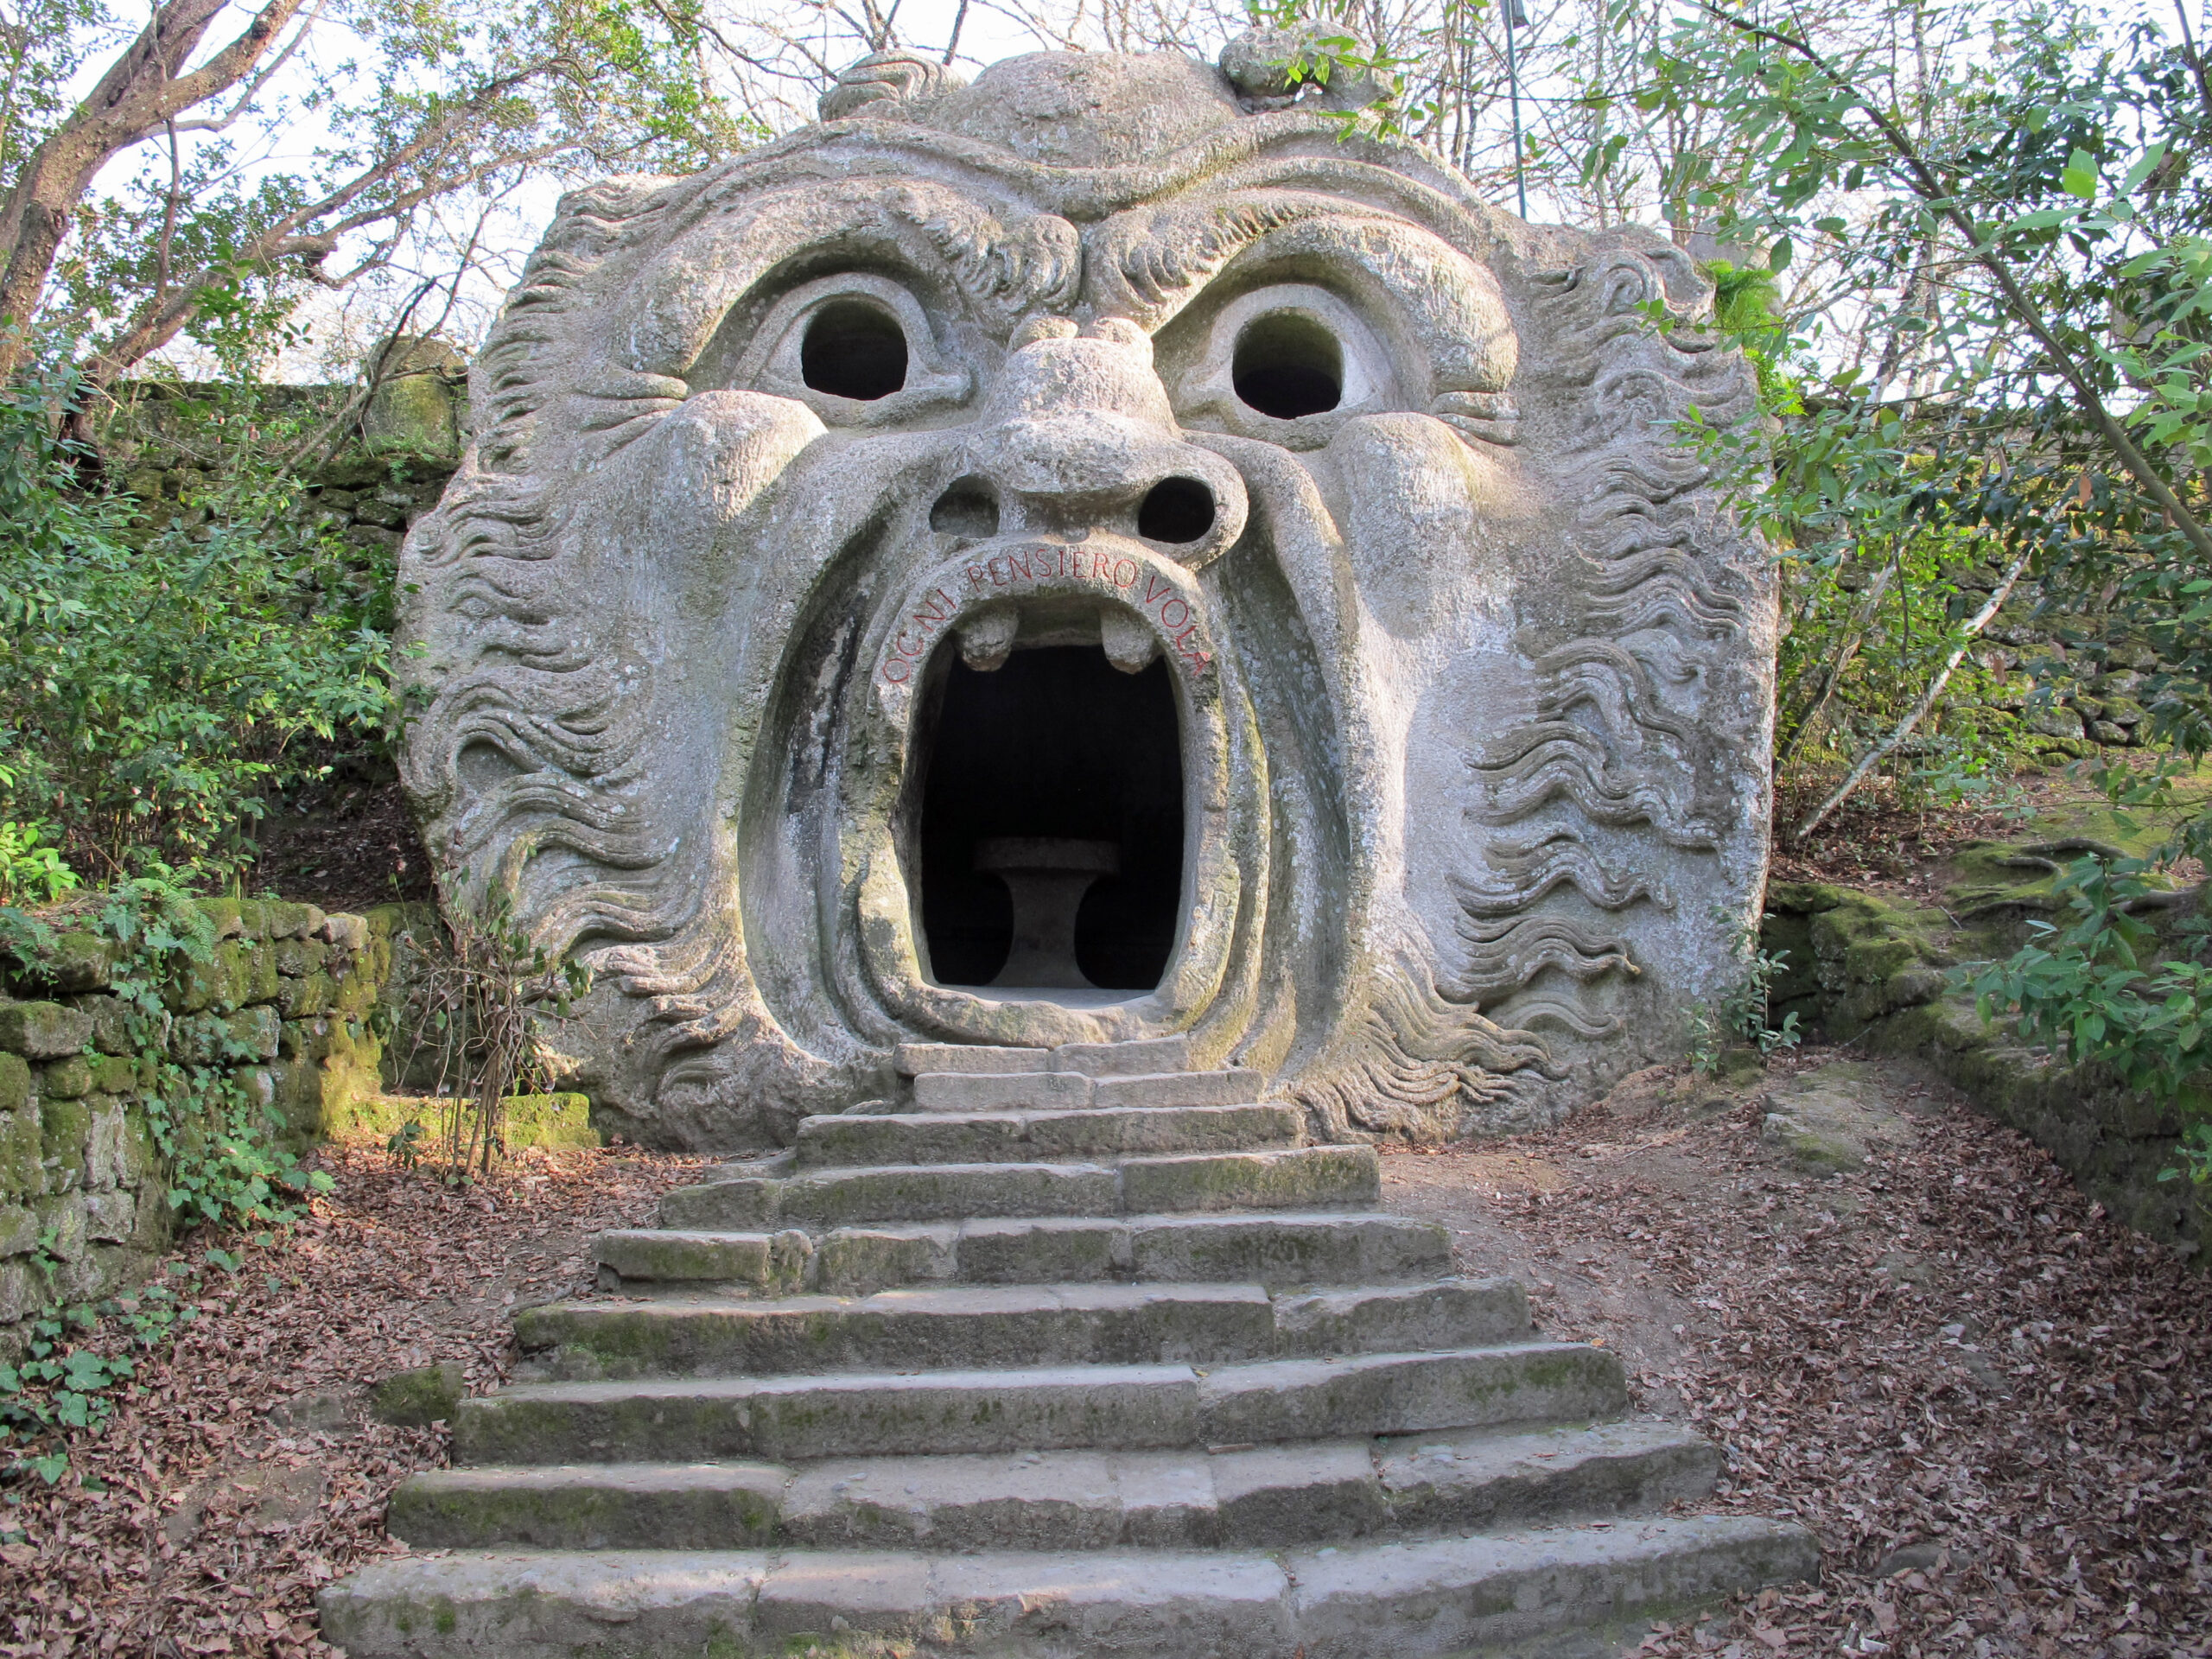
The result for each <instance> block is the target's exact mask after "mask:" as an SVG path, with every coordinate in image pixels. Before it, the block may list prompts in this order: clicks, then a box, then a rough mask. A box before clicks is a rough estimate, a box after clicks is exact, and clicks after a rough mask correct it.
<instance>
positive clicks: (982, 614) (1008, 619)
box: [960, 605, 1021, 674]
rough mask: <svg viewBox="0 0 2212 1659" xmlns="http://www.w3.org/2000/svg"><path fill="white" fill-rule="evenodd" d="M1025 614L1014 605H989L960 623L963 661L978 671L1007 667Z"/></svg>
mask: <svg viewBox="0 0 2212 1659" xmlns="http://www.w3.org/2000/svg"><path fill="white" fill-rule="evenodd" d="M1020 631H1021V613H1020V611H1019V610H1017V609H1015V608H1014V607H1013V606H1011V605H986V606H985V607H983V608H982V610H980V611H977V612H976V613H974V614H973V615H971V616H969V618H968V619H967V620H965V621H963V623H961V625H960V660H961V661H962V662H963V663H965V664H968V666H969V667H970V668H972V669H974V670H976V671H977V672H978V673H983V674H988V673H989V672H990V671H992V670H993V669H995V668H1003V667H1005V666H1006V659H1007V658H1008V657H1010V656H1012V655H1013V654H1014V635H1015V634H1017V633H1019V632H1020Z"/></svg>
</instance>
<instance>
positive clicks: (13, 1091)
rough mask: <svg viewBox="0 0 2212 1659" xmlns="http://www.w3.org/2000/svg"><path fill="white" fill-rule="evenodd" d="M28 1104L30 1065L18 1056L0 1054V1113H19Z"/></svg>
mask: <svg viewBox="0 0 2212 1659" xmlns="http://www.w3.org/2000/svg"><path fill="white" fill-rule="evenodd" d="M30 1103H31V1068H30V1063H29V1061H27V1060H26V1059H24V1058H23V1057H22V1055H20V1054H0V1112H15V1111H21V1110H22V1109H23V1108H24V1107H26V1106H28V1105H29V1104H30Z"/></svg>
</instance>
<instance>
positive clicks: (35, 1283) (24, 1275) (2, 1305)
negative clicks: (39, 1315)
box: [0, 1257, 47, 1325]
mask: <svg viewBox="0 0 2212 1659" xmlns="http://www.w3.org/2000/svg"><path fill="white" fill-rule="evenodd" d="M46 1302H47V1286H46V1275H45V1274H43V1273H41V1272H40V1271H39V1270H38V1268H36V1267H35V1266H34V1265H33V1264H32V1263H30V1262H27V1261H25V1260H23V1259H22V1258H21V1257H16V1258H15V1259H14V1260H11V1261H7V1262H0V1323H6V1324H10V1325H12V1324H13V1323H14V1322H15V1321H16V1320H17V1319H22V1318H23V1317H25V1316H26V1315H27V1314H31V1313H36V1312H37V1311H38V1310H39V1309H40V1308H41V1307H44V1306H46Z"/></svg>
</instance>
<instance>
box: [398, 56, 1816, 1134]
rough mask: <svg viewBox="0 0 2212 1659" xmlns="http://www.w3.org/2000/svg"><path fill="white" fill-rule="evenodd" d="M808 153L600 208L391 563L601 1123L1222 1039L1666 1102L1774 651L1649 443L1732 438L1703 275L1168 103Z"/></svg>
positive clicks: (968, 120)
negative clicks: (556, 988)
mask: <svg viewBox="0 0 2212 1659" xmlns="http://www.w3.org/2000/svg"><path fill="white" fill-rule="evenodd" d="M1248 55H1249V54H1248ZM1245 80H1246V86H1248V87H1249V86H1253V85H1254V84H1255V83H1254V79H1253V78H1252V77H1250V76H1249V75H1248V76H1247V77H1246V78H1245ZM1260 90H1261V91H1262V93H1264V92H1265V91H1266V90H1267V89H1266V88H1265V87H1264V86H1262V87H1261V88H1260ZM823 113H824V116H825V120H824V121H823V124H821V125H819V126H816V127H812V128H809V129H807V130H804V131H802V132H799V133H797V134H795V135H793V136H792V137H789V138H787V139H785V140H783V141H782V142H780V143H775V144H772V145H770V146H767V147H766V148H763V149H758V150H754V151H751V152H748V153H747V154H745V155H743V156H738V157H736V158H735V159H734V160H732V161H730V162H727V163H725V164H724V165H722V166H721V167H719V168H715V169H714V170H712V171H710V172H708V173H705V174H702V175H698V176H696V177H694V178H689V179H683V180H677V181H668V180H659V179H640V180H618V181H613V182H610V183H607V184H602V185H598V186H594V187H593V188H589V189H587V190H584V191H581V192H579V193H577V194H575V195H573V196H571V197H569V199H568V200H566V201H564V202H563V205H562V207H561V210H560V213H559V216H558V218H557V219H556V222H555V224H554V226H553V227H552V229H551V230H550V232H549V233H548V235H547V237H546V239H545V242H544V245H543V247H542V248H541V249H540V250H539V251H538V252H537V255H536V257H534V259H533V260H532V261H531V265H530V267H529V269H528V271H527V273H526V274H525V276H524V279H523V281H522V283H521V286H520V287H519V288H518V289H517V290H516V292H515V293H514V295H513V296H512V298H511V300H510V301H509V302H508V305H507V308H506V311H505V315H504V317H503V318H502V320H501V321H500V322H499V325H498V327H497V328H496V329H495V331H494V332H493V335H492V338H491V340H490V342H489V344H488V345H487V346H486V348H485V350H484V352H483V353H482V355H481V357H480V359H479V360H478V361H477V363H476V364H475V365H474V380H473V388H474V429H475V433H476V438H475V443H474V448H473V449H472V450H471V451H470V453H469V454H468V455H467V459H466V461H465V462H464V464H463V466H462V468H461V472H460V474H458V475H457V476H456V477H455V479H454V482H453V484H452V486H451V487H450V489H449V490H448V493H447V494H446V497H445V499H444V501H443V503H442V505H440V507H439V508H438V509H437V511H436V512H434V513H433V514H431V515H429V517H427V518H424V519H423V521H422V522H421V523H420V524H418V525H417V526H416V530H415V531H414V534H413V535H412V536H411V537H410V540H409V542H408V543H407V547H406V550H405V554H404V561H403V570H402V581H403V583H404V584H405V585H406V587H407V589H408V592H409V594H410V597H409V599H408V602H407V603H408V609H407V615H406V619H405V633H406V636H407V638H408V639H409V640H410V642H411V643H413V644H414V645H417V646H418V647H419V650H418V652H416V656H415V657H414V658H413V659H412V661H413V667H412V669H411V672H412V673H413V674H414V675H415V676H416V678H417V680H418V682H419V685H420V688H421V690H422V691H423V694H424V696H425V701H424V702H423V704H422V705H421V706H422V709H423V712H422V714H421V715H420V717H419V719H418V720H417V721H416V724H415V726H414V728H413V730H412V734H411V738H410V744H409V747H408V752H407V758H406V779H407V783H408V785H409V787H410V791H412V794H413V797H414V799H415V801H416V804H417V807H418V809H419V810H420V812H421V813H422V815H423V819H424V821H425V823H426V827H427V832H428V836H429V841H430V843H431V845H432V848H433V850H434V854H435V857H436V858H437V860H438V861H439V863H440V866H441V868H442V873H443V874H444V877H445V880H446V883H447V890H448V896H449V897H451V896H452V895H453V894H454V893H456V892H458V891H459V890H460V888H461V887H463V886H465V885H467V884H470V883H477V884H480V883H482V882H484V881H487V880H499V881H502V882H505V883H507V884H510V886H511V887H512V892H513V893H514V895H515V899H516V903H517V905H518V914H519V915H520V917H521V918H523V919H524V922H525V923H526V924H527V925H529V926H530V928H531V930H532V931H534V933H535V934H536V935H537V937H538V938H540V939H541V940H543V941H544V942H546V943H549V944H556V945H559V946H562V947H564V948H568V949H570V950H575V951H577V952H580V953H582V955H583V956H585V957H587V958H588V960H589V961H590V962H591V963H593V965H594V968H595V969H596V973H597V982H596V986H595V988H594V992H593V995H592V997H591V998H590V1000H589V1001H588V1005H587V1008H586V1012H585V1014H584V1017H582V1019H581V1020H579V1021H578V1022H577V1023H575V1024H574V1025H572V1026H571V1027H567V1028H565V1029H564V1030H563V1032H562V1033H561V1034H560V1036H559V1037H558V1039H557V1041H558V1043H559V1046H562V1047H563V1048H564V1049H566V1050H569V1051H571V1052H573V1054H574V1057H575V1063H576V1065H577V1066H578V1068H579V1072H580V1077H581V1083H582V1086H585V1087H588V1088H589V1089H590V1090H592V1091H593V1092H594V1096H595V1099H596V1101H597V1104H598V1107H599V1109H600V1111H601V1114H602V1116H605V1117H607V1119H608V1120H609V1121H611V1122H613V1124H614V1125H616V1126H617V1127H620V1128H624V1129H625V1130H626V1132H627V1133H629V1134H630V1135H632V1136H633V1137H634V1138H638V1139H641V1140H646V1141H656V1142H659V1143H662V1144H673V1145H684V1146H695V1147H715V1148H720V1149H736V1148H741V1147H747V1146H760V1145H765V1144H768V1143H772V1142H777V1141H786V1140H788V1139H789V1138H790V1135H791V1128H792V1125H793V1123H794V1122H795V1120H796V1119H797V1117H798V1116H800V1115H803V1114H805V1113H809V1112H818V1111H824V1110H839V1109H844V1108H847V1107H849V1106H852V1105H855V1104H858V1103H862V1102H865V1101H868V1100H869V1099H871V1098H875V1097H880V1096H887V1095H889V1094H890V1093H891V1092H892V1090H893V1089H894V1088H895V1086H896V1084H895V1079H894V1076H893V1054H894V1050H895V1048H896V1046H897V1045H899V1044H900V1043H902V1042H912V1041H938V1042H956V1043H980V1044H1012V1045H1020V1046H1055V1045H1058V1044H1063V1043H1090V1042H1108V1041H1118V1040H1124V1039H1141V1038H1148V1037H1157V1036H1162V1035H1167V1034H1171V1033H1187V1034H1188V1036H1189V1038H1190V1039H1191V1043H1192V1051H1193V1052H1194V1054H1195V1055H1196V1056H1197V1059H1198V1063H1200V1064H1206V1065H1214V1064H1224V1063H1230V1064H1237V1065H1247V1066H1252V1067H1256V1068H1259V1069H1260V1070H1262V1071H1263V1072H1265V1073H1266V1074H1267V1075H1268V1077H1269V1079H1270V1086H1271V1087H1272V1089H1273V1090H1274V1092H1275V1093H1277V1094H1279V1095H1282V1096H1288V1097H1291V1098H1295V1099H1298V1100H1300V1101H1302V1102H1304V1103H1306V1106H1307V1108H1308V1109H1309V1112H1310V1114H1311V1116H1312V1117H1313V1121H1314V1124H1315V1127H1316V1128H1317V1130H1319V1132H1321V1133H1324V1134H1327V1135H1335V1136H1338V1137H1343V1136H1345V1135H1355V1136H1356V1135H1372V1134H1383V1133H1392V1132H1404V1133H1424V1134H1435V1133H1452V1132H1464V1131H1468V1130H1495V1129H1503V1128H1516V1127H1522V1126H1526V1125H1529V1124H1531V1123H1535V1122H1544V1121H1548V1120H1549V1119H1550V1118H1551V1117H1553V1116H1556V1115H1557V1114H1558V1113H1559V1112H1560V1110H1561V1109H1564V1108H1565V1107H1567V1106H1568V1105H1570V1104H1573V1103H1576V1102H1577V1101H1579V1100H1580V1099H1582V1098H1585V1097H1586V1096H1589V1095H1590V1094H1591V1093H1592V1092H1593V1091H1594V1090H1597V1089H1599V1088H1600V1087H1601V1086H1602V1085H1604V1084H1605V1083H1607V1082H1608V1081H1609V1080H1610V1079H1611V1078H1612V1077H1616V1076H1618V1074H1619V1073H1620V1072H1622V1071H1625V1070H1627V1069H1629V1068H1630V1067H1632V1066H1635V1065H1643V1064H1648V1063H1649V1062H1650V1061H1652V1060H1654V1059H1656V1058H1664V1057H1666V1056H1669V1055H1672V1054H1678V1053H1679V1052H1681V1047H1682V1046H1683V1042H1684V1038H1685V1034H1686V1023H1687V1017H1688V1009H1689V1007H1691V1005H1693V1004H1694V1003H1695V1002H1697V1001H1700V1000H1706V999H1711V998H1713V997H1714V996H1716V995H1719V993H1720V992H1722V991H1723V990H1724V989H1725V988H1726V987H1727V986H1728V985H1729V984H1730V983H1731V982H1732V981H1733V980H1734V979H1735V978H1736V976H1738V974H1739V972H1740V963H1739V961H1738V957H1736V955H1735V951H1734V941H1735V939H1736V938H1737V936H1738V932H1739V930H1741V929H1742V927H1743V926H1744V925H1745V922H1746V920H1747V919H1749V918H1751V917H1752V916H1753V915H1754V914H1755V913H1756V905H1757V902H1758V894H1759V893H1760V891H1761V887H1762V883H1763V880H1764V845H1765V830H1766V820H1767V813H1768V800H1767V795H1766V781H1765V780H1766V775H1767V764H1768V746H1769V726H1770V701H1771V660H1772V652H1773V644H1774V613H1773V606H1774V601H1773V597H1772V594H1771V592H1770V588H1769V586H1768V583H1767V579H1766V576H1765V574H1764V559H1763V556H1762V555H1761V552H1760V550H1759V549H1758V547H1757V546H1756V545H1755V544H1753V543H1751V542H1749V541H1747V540H1746V539H1745V537H1742V536H1741V535H1739V534H1738V532H1737V531H1735V530H1734V529H1733V528H1732V525H1731V524H1730V522H1729V520H1728V518H1727V517H1726V514H1725V513H1724V512H1722V511H1721V509H1720V508H1719V505H1718V503H1717V502H1716V500H1715V499H1714V497H1713V493H1712V491H1711V489H1710V487H1709V483H1708V480H1707V474H1706V472H1705V471H1704V470H1703V468H1702V467H1700V464H1699V463H1698V461H1696V459H1695V458H1694V456H1693V455H1691V454H1688V453H1686V452H1685V451H1683V450H1682V449H1681V448H1677V447H1675V445H1674V443H1673V442H1671V440H1670V436H1669V423H1672V422H1674V421H1675V420H1676V419H1678V418H1679V417H1681V416H1684V415H1685V414H1687V413H1688V411H1689V410H1691V409H1692V408H1693V407H1694V408H1695V409H1696V410H1699V411H1700V413H1701V415H1702V416H1703V417H1704V418H1705V419H1707V420H1708V421H1713V422H1726V421H1728V420H1731V419H1733V418H1735V417H1737V416H1742V415H1744V414H1745V413H1746V412H1747V411H1748V410H1750V409H1751V382H1750V377H1749V375H1748V373H1747V372H1746V370H1745V365H1744V364H1743V362H1742V360H1741V359H1740V357H1739V356H1738V355H1737V354H1736V353H1732V352H1729V351H1726V350H1723V349H1719V347H1718V346H1716V345H1715V343H1714V341H1713V340H1712V339H1711V338H1710V337H1709V336H1707V335H1705V334H1700V332H1699V331H1698V329H1697V327H1695V322H1696V320H1697V316H1698V315H1699V313H1700V308H1701V307H1703V306H1704V305H1705V304H1706V303H1707V297H1708V296H1707V290H1706V289H1705V288H1704V287H1703V285H1702V284H1701V283H1700V278H1699V277H1697V275H1696V273H1695V271H1694V269H1693V267H1692V266H1691V265H1690V264H1689V263H1688V261H1687V260H1686V259H1685V258H1684V257H1682V256H1681V254H1680V253H1679V252H1677V251H1675V249H1674V248H1672V247H1671V246H1669V245H1667V244H1665V243H1663V242H1662V241H1660V240H1658V239H1656V238H1652V237H1650V236H1649V235H1646V234H1643V233H1640V232H1639V233H1626V232H1622V233H1609V234H1605V235H1583V234H1580V233H1575V232H1567V231H1560V230H1545V229H1537V228H1533V227H1531V226H1526V225H1524V224H1522V223H1521V222H1520V221H1519V220H1517V219H1511V218H1509V217H1507V216H1505V215H1503V214H1501V213H1497V212H1496V211H1494V210H1492V209H1490V208H1488V207H1484V206H1482V205H1480V204H1479V203H1478V202H1477V201H1476V200H1474V199H1473V198H1472V197H1471V194H1469V192H1468V191H1467V189H1466V188H1465V185H1464V183H1463V182H1462V181H1459V179H1458V178H1457V177H1456V176H1455V175H1452V174H1450V173H1449V172H1447V171H1446V170H1444V169H1442V168H1440V167H1438V166H1436V165H1434V164H1433V163H1432V162H1429V161H1428V160H1427V159H1425V158H1424V157H1423V156H1421V155H1419V154H1418V153H1415V152H1414V151H1411V150H1408V149H1398V148H1395V147H1389V146H1384V145H1379V144H1375V143H1368V142H1366V141H1363V140H1354V141H1351V142H1346V141H1345V140H1344V137H1343V136H1342V130H1341V129H1340V127H1339V125H1338V124H1337V123H1336V122H1334V121H1332V120H1331V119H1329V118H1327V117H1326V115H1325V114H1323V113H1319V112H1317V111H1315V109H1314V108H1313V106H1312V105H1310V104H1300V103H1296V102H1294V101H1293V100H1289V99H1282V98H1269V97H1267V96H1264V95H1263V96H1260V97H1256V98H1255V97H1249V96H1245V95H1243V92H1240V88H1239V86H1237V85H1236V84H1235V83H1233V82H1232V81H1231V80H1230V79H1228V78H1227V77H1226V76H1225V75H1224V73H1222V72H1220V71H1218V70H1217V69H1215V68H1214V67H1211V66H1208V65H1205V64H1201V63H1198V62H1195V61H1192V60H1188V59H1185V58H1182V57H1179V56H1172V55H1158V56H1144V57H1116V56H1109V55H1103V54H1101V55H1040V56H1036V57H1030V58H1024V59H1017V60H1013V61H1010V62H1007V63H1002V64H1000V65H998V66H996V67H994V68H992V69H991V70H989V71H988V72H987V73H984V74H983V75H982V77H981V78H980V79H978V80H977V81H976V83H975V84H974V85H972V86H961V85H958V84H957V83H956V82H955V81H953V80H951V79H949V78H947V77H946V76H944V73H943V72H941V71H939V70H938V69H936V68H935V67H933V66H930V65H926V64H924V63H921V62H919V61H918V60H910V59H905V58H900V57H898V56H895V55H893V56H887V57H883V58H879V59H875V60H868V62H867V63H864V64H863V65H862V66H861V67H860V68H859V69H857V70H856V71H855V72H854V73H852V74H850V75H849V76H848V77H847V78H846V79H845V81H844V82H843V83H842V84H841V86H839V87H838V89H837V90H836V92H833V93H832V94H831V95H830V96H829V98H828V99H825V100H824V108H823ZM1655 305H1656V306H1658V307H1662V308H1664V309H1665V310H1666V311H1668V312H1670V313H1672V314H1673V315H1675V317H1677V318H1678V319H1680V320H1681V325H1682V326H1680V327H1673V328H1669V329H1664V330H1660V329H1655V328H1654V327H1653V326H1652V323H1651V321H1650V319H1651V315H1652V312H1653V308H1654V306H1655Z"/></svg>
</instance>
